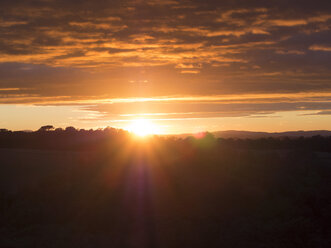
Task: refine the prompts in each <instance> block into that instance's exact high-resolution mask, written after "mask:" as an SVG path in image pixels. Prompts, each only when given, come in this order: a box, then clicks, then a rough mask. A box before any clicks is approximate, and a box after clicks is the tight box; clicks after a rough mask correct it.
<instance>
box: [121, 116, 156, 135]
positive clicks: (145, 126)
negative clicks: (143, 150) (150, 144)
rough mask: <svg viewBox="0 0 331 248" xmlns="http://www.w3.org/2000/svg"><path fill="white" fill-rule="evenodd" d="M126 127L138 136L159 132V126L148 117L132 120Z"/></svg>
mask: <svg viewBox="0 0 331 248" xmlns="http://www.w3.org/2000/svg"><path fill="white" fill-rule="evenodd" d="M126 129H127V130H128V131H129V132H132V133H134V134H135V135H137V136H139V137H145V136H148V135H152V134H160V129H159V127H158V126H157V125H155V124H154V123H152V122H151V121H150V120H148V119H136V120H132V122H131V123H130V125H129V126H128V127H127V128H126Z"/></svg>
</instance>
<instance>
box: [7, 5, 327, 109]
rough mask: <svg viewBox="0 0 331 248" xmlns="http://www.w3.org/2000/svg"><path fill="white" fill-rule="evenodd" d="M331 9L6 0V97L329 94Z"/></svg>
mask: <svg viewBox="0 0 331 248" xmlns="http://www.w3.org/2000/svg"><path fill="white" fill-rule="evenodd" d="M330 7H331V6H330V3H328V2H327V1H314V3H312V2H311V1H302V2H301V3H300V4H299V5H298V4H294V3H292V2H291V3H290V2H288V1H285V0H284V1H283V0H280V1H273V0H272V1H267V2H259V1H243V0H239V1H236V4H234V3H233V1H216V0H204V1H202V0H188V1H174V0H169V1H160V0H149V1H138V0H121V1H120V0H112V1H110V0H96V1H83V2H79V3H78V2H77V1H74V0H67V1H64V0H57V1H55V0H47V1H43V0H35V1H9V0H3V1H1V2H0V16H1V19H0V35H1V40H0V76H1V77H0V88H17V89H19V90H17V91H15V94H14V92H8V91H4V90H1V91H0V96H1V101H2V103H6V102H15V101H17V102H24V103H28V102H29V101H30V102H31V103H34V102H51V101H53V100H52V99H54V101H58V99H69V100H70V101H75V100H77V101H81V100H84V99H85V100H88V101H90V100H91V99H94V100H100V99H105V98H114V97H122V98H128V97H133V96H137V97H141V96H146V97H155V96H168V95H174V94H178V95H185V94H186V95H208V94H214V95H215V94H216V95H217V94H239V95H240V94H251V93H254V94H258V93H259V94H265V93H268V92H278V93H281V92H283V93H284V92H288V93H299V92H307V91H308V92H323V91H324V92H330V90H331V82H330V78H331V75H330V74H331V73H330V68H331V64H330V63H331V62H330V61H331V60H330V53H329V51H330V47H329V46H328V45H327V44H328V43H329V40H330V38H331V36H330V21H331V15H330V13H329V10H330ZM293 9H295V11H293ZM317 51H318V52H317ZM23 68H29V69H23ZM145 80H146V81H148V84H146V85H144V86H142V85H143V84H132V83H130V82H133V81H134V82H140V81H145ZM135 87H136V88H135ZM139 87H140V88H139ZM15 99H16V100H15Z"/></svg>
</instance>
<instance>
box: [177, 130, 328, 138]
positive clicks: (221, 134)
mask: <svg viewBox="0 0 331 248" xmlns="http://www.w3.org/2000/svg"><path fill="white" fill-rule="evenodd" d="M212 134H214V135H215V137H217V138H237V139H239V138H241V139H259V138H268V137H272V138H282V137H290V138H297V137H312V136H316V135H320V136H324V137H326V136H331V131H328V130H314V131H289V132H274V133H268V132H251V131H238V130H227V131H217V132H212ZM190 135H192V134H180V135H176V136H177V137H181V138H185V137H187V136H190Z"/></svg>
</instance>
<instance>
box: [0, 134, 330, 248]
mask: <svg viewBox="0 0 331 248" xmlns="http://www.w3.org/2000/svg"><path fill="white" fill-rule="evenodd" d="M330 144H331V139H330V138H322V137H313V138H301V139H295V140H289V139H283V140H280V139H279V140H277V139H260V140H255V141H254V140H231V139H214V138H213V137H212V136H210V135H207V136H206V137H204V138H202V139H200V140H197V139H194V138H187V139H179V140H176V139H174V138H171V139H163V138H154V139H150V140H149V141H137V140H132V139H130V138H129V137H128V136H127V134H124V133H116V132H115V131H114V130H111V131H109V130H108V131H107V132H106V131H100V132H78V131H73V130H71V131H70V130H69V131H66V132H65V131H57V132H55V131H54V132H53V131H52V132H50V131H42V132H39V133H37V132H36V133H32V134H23V133H16V134H15V133H9V132H6V133H2V134H1V135H0V147H2V148H1V149H0V221H1V222H0V247H1V248H2V247H6V248H10V247H24V248H25V247H165V248H170V247H181V248H182V247H231V248H232V247H240V248H241V247H268V248H269V247H275V248H276V247H277V248H279V247H282V248H283V247H284V248H285V247H330V244H331V232H330V230H331V229H330V223H331V183H330V182H331V180H330V178H331V156H330V149H331V146H330Z"/></svg>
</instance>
